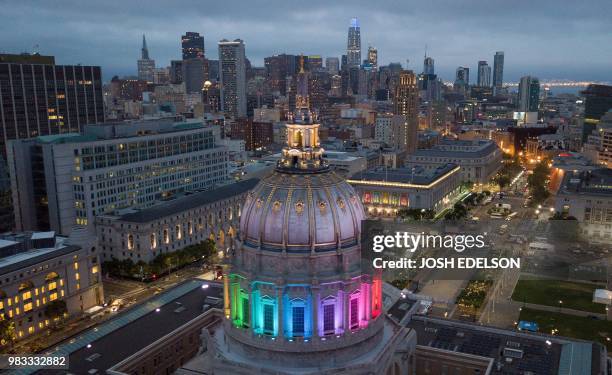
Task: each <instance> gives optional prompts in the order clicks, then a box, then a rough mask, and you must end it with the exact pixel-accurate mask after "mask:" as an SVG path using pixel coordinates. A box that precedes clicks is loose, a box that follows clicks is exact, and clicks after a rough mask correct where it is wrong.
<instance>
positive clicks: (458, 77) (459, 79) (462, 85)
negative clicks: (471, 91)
mask: <svg viewBox="0 0 612 375" xmlns="http://www.w3.org/2000/svg"><path fill="white" fill-rule="evenodd" d="M469 85H470V68H466V67H463V66H460V67H458V68H457V71H456V73H455V84H454V88H455V90H458V91H461V92H465V91H466V90H467V89H468V87H469Z"/></svg>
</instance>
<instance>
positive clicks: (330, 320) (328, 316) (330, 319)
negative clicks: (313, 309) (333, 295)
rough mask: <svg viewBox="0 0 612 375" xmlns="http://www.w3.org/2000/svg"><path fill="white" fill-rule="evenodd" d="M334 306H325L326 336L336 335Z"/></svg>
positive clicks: (324, 322)
mask: <svg viewBox="0 0 612 375" xmlns="http://www.w3.org/2000/svg"><path fill="white" fill-rule="evenodd" d="M334 326H335V325H334V305H332V304H330V305H324V306H323V331H324V333H325V334H326V335H330V334H333V333H334Z"/></svg>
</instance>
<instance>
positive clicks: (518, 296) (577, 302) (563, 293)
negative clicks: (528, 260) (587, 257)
mask: <svg viewBox="0 0 612 375" xmlns="http://www.w3.org/2000/svg"><path fill="white" fill-rule="evenodd" d="M596 288H597V286H596V285H592V284H585V283H576V282H571V281H559V280H542V279H541V280H519V282H518V283H517V284H516V287H515V288H514V293H513V294H512V299H513V300H514V301H517V302H526V303H536V304H538V305H547V306H559V301H560V300H561V301H563V304H562V306H563V307H567V308H570V309H574V310H581V311H589V312H596V313H605V312H606V310H605V306H604V305H602V304H600V303H593V291H594V290H595V289H596Z"/></svg>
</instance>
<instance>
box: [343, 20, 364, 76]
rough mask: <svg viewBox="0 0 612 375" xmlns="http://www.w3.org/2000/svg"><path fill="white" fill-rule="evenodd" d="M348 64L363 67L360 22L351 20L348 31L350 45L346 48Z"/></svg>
mask: <svg viewBox="0 0 612 375" xmlns="http://www.w3.org/2000/svg"><path fill="white" fill-rule="evenodd" d="M346 56H347V64H348V65H349V66H359V65H361V31H360V28H359V20H358V19H357V18H352V19H351V25H350V26H349V29H348V43H347V47H346Z"/></svg>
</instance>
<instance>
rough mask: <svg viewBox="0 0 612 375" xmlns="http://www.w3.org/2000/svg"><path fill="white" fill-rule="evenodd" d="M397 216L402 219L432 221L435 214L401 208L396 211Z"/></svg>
mask: <svg viewBox="0 0 612 375" xmlns="http://www.w3.org/2000/svg"><path fill="white" fill-rule="evenodd" d="M397 216H399V217H401V218H402V219H412V220H432V219H433V218H434V216H436V213H435V211H434V210H425V209H417V208H402V209H400V210H399V211H397Z"/></svg>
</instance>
